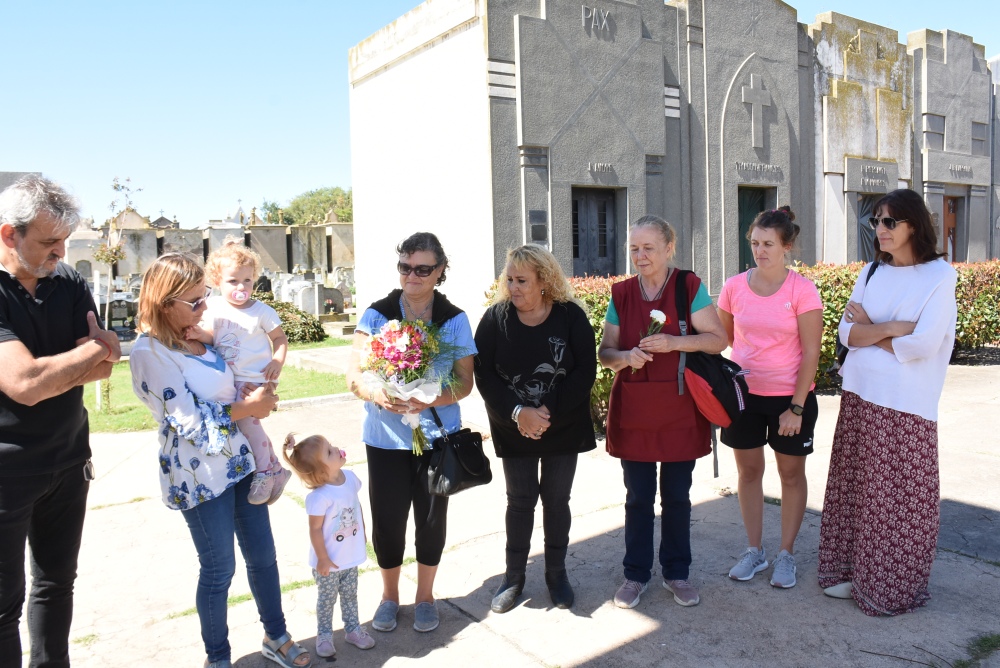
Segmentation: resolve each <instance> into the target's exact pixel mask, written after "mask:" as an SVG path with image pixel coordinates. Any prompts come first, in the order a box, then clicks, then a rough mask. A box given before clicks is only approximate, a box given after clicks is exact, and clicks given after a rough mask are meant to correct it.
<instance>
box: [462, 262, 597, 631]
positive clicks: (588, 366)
mask: <svg viewBox="0 0 1000 668" xmlns="http://www.w3.org/2000/svg"><path fill="white" fill-rule="evenodd" d="M476 347H477V348H478V349H479V355H478V357H477V359H476V384H477V385H478V386H479V391H480V393H481V394H482V395H483V400H484V401H485V402H486V412H487V414H488V415H489V420H490V433H491V434H492V436H493V444H494V446H495V447H496V453H497V457H500V458H501V459H502V461H503V473H504V479H505V480H506V483H507V517H506V528H507V570H506V573H505V574H504V578H503V580H502V581H501V582H500V586H499V587H498V588H497V590H496V593H495V594H494V597H493V603H492V606H491V607H492V609H493V611H494V612H500V613H502V612H507V611H508V610H510V609H511V608H512V607H514V605H515V604H516V603H517V600H518V597H519V596H520V595H521V591H522V590H523V589H524V582H525V567H526V566H527V563H528V552H529V550H530V549H531V533H532V528H533V527H534V525H535V506H536V505H537V503H538V498H539V496H540V497H541V499H542V516H543V522H542V526H543V527H544V529H545V584H546V585H547V586H548V590H549V596H550V597H551V599H552V604H553V605H555V606H556V607H557V608H569V607H571V606H572V605H573V588H572V587H571V586H570V582H569V578H568V577H567V575H566V549H567V547H568V546H569V527H570V522H571V519H572V515H571V513H570V508H569V495H570V489H571V488H572V486H573V478H574V477H575V475H576V461H577V456H578V454H579V453H581V452H587V451H588V450H593V449H594V448H595V447H596V443H595V439H594V423H593V421H592V419H591V416H590V390H591V387H593V385H594V379H595V377H596V376H597V365H596V363H595V358H596V346H595V343H594V329H593V327H591V326H590V321H589V320H588V319H587V314H586V313H585V312H584V310H583V309H582V308H580V306H579V305H578V304H577V302H576V301H575V300H574V299H573V288H572V287H571V286H570V284H569V281H567V280H566V277H565V276H564V275H563V273H562V269H560V267H559V262H558V261H557V260H556V258H555V257H554V256H553V255H552V253H550V252H548V251H547V250H545V249H544V248H542V247H541V246H537V245H534V244H529V245H527V246H521V247H520V248H516V249H514V250H510V251H508V252H507V266H506V268H505V269H504V272H503V274H501V275H500V279H499V281H498V287H497V291H496V295H495V296H494V298H493V303H492V305H491V307H490V309H489V310H488V311H487V312H486V315H485V316H483V319H482V321H480V323H479V327H478V328H477V329H476ZM539 466H540V467H541V475H539Z"/></svg>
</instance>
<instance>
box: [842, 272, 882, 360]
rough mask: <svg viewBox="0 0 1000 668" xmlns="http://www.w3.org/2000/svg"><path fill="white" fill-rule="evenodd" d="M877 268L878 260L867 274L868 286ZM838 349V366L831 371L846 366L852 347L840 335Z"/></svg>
mask: <svg viewBox="0 0 1000 668" xmlns="http://www.w3.org/2000/svg"><path fill="white" fill-rule="evenodd" d="M876 269H878V260H876V261H874V262H872V266H871V269H869V270H868V275H867V276H865V286H866V287H867V285H868V281H870V280H872V274H874V273H875V270H876ZM836 350H837V353H836V355H837V363H836V366H833V367H832V368H831V371H836V370H837V369H840V368H841V367H843V366H844V362H845V361H846V360H847V353H849V352H851V350H850V348H848V347H847V346H845V345H844V344H843V343H841V342H840V337H839V336H838V337H837V348H836Z"/></svg>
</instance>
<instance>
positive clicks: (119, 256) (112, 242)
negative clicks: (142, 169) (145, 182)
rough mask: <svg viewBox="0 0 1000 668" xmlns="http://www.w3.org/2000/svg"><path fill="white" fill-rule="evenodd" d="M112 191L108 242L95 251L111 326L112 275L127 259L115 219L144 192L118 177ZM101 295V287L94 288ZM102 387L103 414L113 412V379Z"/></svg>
mask: <svg viewBox="0 0 1000 668" xmlns="http://www.w3.org/2000/svg"><path fill="white" fill-rule="evenodd" d="M111 189H112V190H114V191H115V198H114V199H113V200H111V205H110V206H109V207H108V208H109V209H110V210H111V219H110V220H109V221H108V240H107V242H106V243H103V244H101V245H100V246H98V247H97V249H96V250H94V259H95V260H97V261H98V262H100V263H101V264H104V265H107V267H108V294H107V300H106V301H105V302H104V324H105V326H106V327H107V326H110V325H109V324H108V323H110V322H111V295H112V293H113V292H114V281H113V280H112V277H111V276H112V274H113V273H114V266H115V264H116V263H118V262H121V261H122V260H124V259H125V247H124V246H123V245H122V236H121V230H117V229H115V219H116V218H117V217H118V216H119V215H120V214H122V213H125V212H126V211H131V210H134V209H133V207H132V195H135V194H137V193H140V192H142V188H134V189H133V188H132V179H131V178H128V177H126V178H125V181H124V182H122V181H119V180H118V177H117V176H116V177H115V178H114V179H113V180H112V181H111ZM94 287H95V288H96V289H97V291H98V293H100V289H101V286H100V285H96V286H94ZM99 386H100V395H99V396H100V402H99V403H100V410H101V412H103V413H109V412H111V378H105V379H104V380H102V381H100V382H99Z"/></svg>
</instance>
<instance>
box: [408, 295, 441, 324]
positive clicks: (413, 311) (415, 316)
mask: <svg viewBox="0 0 1000 668" xmlns="http://www.w3.org/2000/svg"><path fill="white" fill-rule="evenodd" d="M401 297H402V298H403V303H404V304H406V308H407V310H408V311H409V312H410V315H411V316H412V317H413V319H414V320H423V319H424V316H425V315H427V312H428V311H430V310H431V306H433V305H434V295H431V300H430V301H429V302H427V306H425V307H424V310H423V311H421V312H420V313H417V310H416V309H415V308H413V305H412V304H410V302H409V300H408V299H407V298H406V295H405V294H404V295H401Z"/></svg>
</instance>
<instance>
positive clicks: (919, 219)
mask: <svg viewBox="0 0 1000 668" xmlns="http://www.w3.org/2000/svg"><path fill="white" fill-rule="evenodd" d="M887 209H888V210H890V211H892V217H893V218H895V219H896V220H900V221H902V220H905V221H906V222H907V224H908V225H909V226H910V229H911V230H913V236H911V237H910V247H911V248H912V249H913V259H914V260H915V261H916V263H917V264H922V263H924V262H930V261H931V260H936V259H938V258H939V257H944V255H945V254H944V253H942V252H940V251H938V249H937V232H936V231H935V229H934V219H933V218H932V217H931V212H930V211H928V209H927V205H926V204H925V203H924V198H923V197H921V196H920V195H919V194H917V193H915V192H913V191H912V190H910V189H908V188H900V189H899V190H893V191H892V192H891V193H887V194H885V195H883V196H882V197H881V198H879V200H878V201H877V202H875V206H873V207H872V215H876V216H877V215H882V216H885V215H886V214H887V211H886V210H887ZM874 245H875V259H876V260H877V261H879V262H888V261H889V260H891V259H892V255H890V254H889V253H883V252H882V250H881V249H880V248H879V245H878V238H877V237H876V238H875V241H874Z"/></svg>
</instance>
